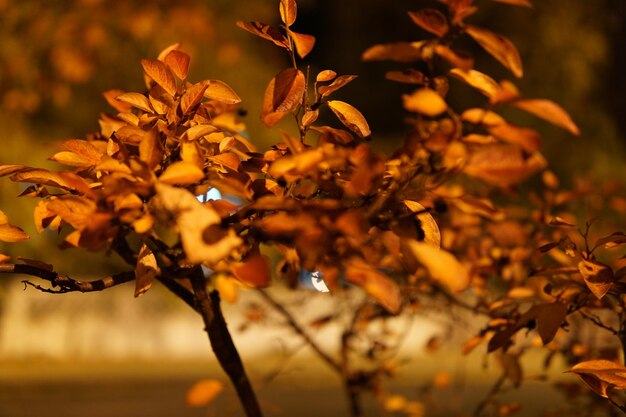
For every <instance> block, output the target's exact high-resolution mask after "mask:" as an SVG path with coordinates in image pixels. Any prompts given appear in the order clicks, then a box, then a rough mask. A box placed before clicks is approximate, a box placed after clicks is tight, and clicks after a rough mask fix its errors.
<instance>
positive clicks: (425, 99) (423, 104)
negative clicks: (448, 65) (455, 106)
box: [402, 88, 448, 117]
mask: <svg viewBox="0 0 626 417" xmlns="http://www.w3.org/2000/svg"><path fill="white" fill-rule="evenodd" d="M402 102H403V104H404V108H405V109H407V110H408V111H413V112H417V113H421V114H425V115H426V116H430V117H434V116H437V115H439V114H441V113H443V112H444V111H446V110H447V109H448V105H447V104H446V102H445V101H444V99H443V98H441V96H440V95H439V94H438V93H437V92H436V91H435V90H431V89H429V88H422V89H419V90H415V92H413V94H410V95H409V94H403V95H402Z"/></svg>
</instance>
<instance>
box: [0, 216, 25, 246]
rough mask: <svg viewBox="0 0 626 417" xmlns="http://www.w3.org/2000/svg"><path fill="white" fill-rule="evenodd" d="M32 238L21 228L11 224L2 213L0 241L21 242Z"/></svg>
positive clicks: (0, 217)
mask: <svg viewBox="0 0 626 417" xmlns="http://www.w3.org/2000/svg"><path fill="white" fill-rule="evenodd" d="M27 239H30V237H29V236H28V235H27V234H26V233H25V232H24V231H23V230H22V229H20V228H19V227H17V226H13V225H12V224H9V219H8V217H7V216H6V215H5V214H4V213H3V212H2V211H0V241H2V242H21V241H23V240H27Z"/></svg>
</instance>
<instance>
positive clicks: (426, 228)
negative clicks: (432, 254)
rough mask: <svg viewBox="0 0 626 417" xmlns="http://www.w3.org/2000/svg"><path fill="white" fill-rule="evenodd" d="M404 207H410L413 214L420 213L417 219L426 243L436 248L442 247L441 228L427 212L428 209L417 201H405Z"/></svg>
mask: <svg viewBox="0 0 626 417" xmlns="http://www.w3.org/2000/svg"><path fill="white" fill-rule="evenodd" d="M404 205H405V206H407V207H408V209H409V210H411V211H412V212H415V213H418V214H417V216H416V217H417V219H418V220H419V222H420V228H421V229H422V232H424V239H423V242H424V243H428V244H430V245H433V246H435V247H437V248H438V247H440V246H441V233H440V232H439V226H437V222H436V221H435V219H434V218H433V216H432V215H431V214H430V213H428V212H427V211H426V208H424V206H422V205H421V204H420V203H418V202H417V201H412V200H404Z"/></svg>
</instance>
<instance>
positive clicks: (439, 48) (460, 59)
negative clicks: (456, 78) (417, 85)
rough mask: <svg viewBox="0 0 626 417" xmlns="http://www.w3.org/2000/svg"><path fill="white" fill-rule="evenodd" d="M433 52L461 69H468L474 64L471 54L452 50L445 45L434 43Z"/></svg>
mask: <svg viewBox="0 0 626 417" xmlns="http://www.w3.org/2000/svg"><path fill="white" fill-rule="evenodd" d="M435 53H436V54H437V55H439V56H440V57H442V58H443V59H445V60H446V61H448V62H449V63H450V64H452V66H454V67H457V68H460V69H461V70H463V71H469V70H471V69H472V67H473V66H474V59H473V58H472V57H471V56H469V55H466V54H463V53H461V52H457V51H453V50H452V49H450V48H449V47H448V46H446V45H436V46H435Z"/></svg>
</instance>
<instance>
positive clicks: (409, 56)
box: [361, 42, 423, 62]
mask: <svg viewBox="0 0 626 417" xmlns="http://www.w3.org/2000/svg"><path fill="white" fill-rule="evenodd" d="M422 56H423V54H422V50H421V48H419V47H416V46H415V45H414V44H412V43H410V42H394V43H385V44H379V45H374V46H371V47H369V48H368V49H366V50H365V52H363V54H362V55H361V59H362V60H363V61H396V62H414V61H419V60H421V59H422Z"/></svg>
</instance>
